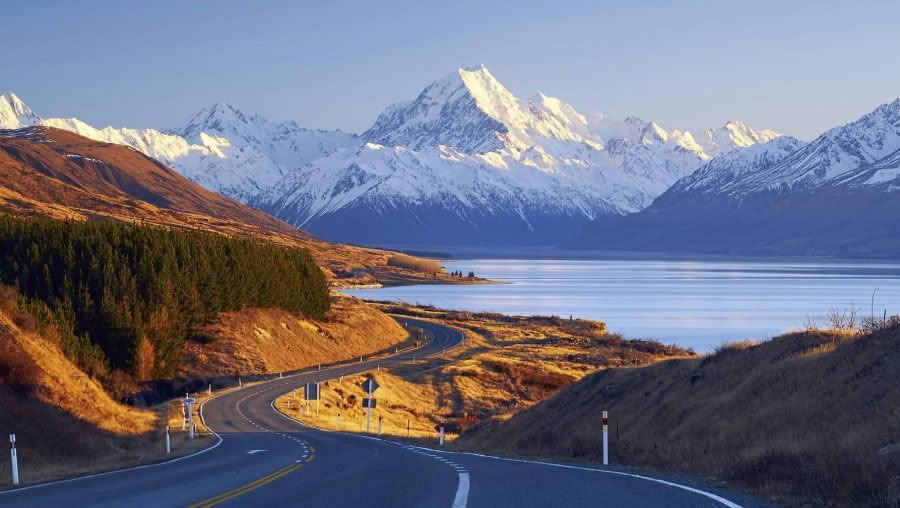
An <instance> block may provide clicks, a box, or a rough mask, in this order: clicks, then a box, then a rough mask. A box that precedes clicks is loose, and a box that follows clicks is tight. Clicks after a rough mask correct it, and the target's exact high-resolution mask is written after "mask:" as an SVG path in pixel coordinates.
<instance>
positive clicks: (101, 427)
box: [0, 301, 207, 487]
mask: <svg viewBox="0 0 900 508" xmlns="http://www.w3.org/2000/svg"><path fill="white" fill-rule="evenodd" d="M3 307H4V308H3V309H0V434H2V435H3V436H4V439H5V438H6V435H7V434H16V441H17V448H18V454H19V468H20V477H21V481H22V483H33V482H37V481H44V480H51V479H54V478H60V477H63V476H69V475H72V474H77V473H85V472H90V471H97V470H103V469H109V468H114V467H121V466H125V465H133V464H137V463H146V462H148V461H152V460H158V459H160V458H162V457H163V456H164V455H165V453H164V452H165V449H164V446H165V444H164V443H165V441H164V436H165V434H164V428H165V425H166V422H167V421H168V417H169V416H170V415H169V408H168V406H166V405H163V406H159V407H154V408H150V409H136V408H133V407H129V406H125V405H123V404H120V403H118V402H116V401H114V400H113V399H112V398H110V396H109V395H108V394H107V393H106V392H105V391H104V390H103V387H102V386H100V384H99V383H97V382H96V381H95V380H93V379H92V378H90V377H89V376H88V375H87V374H85V373H83V372H82V371H80V370H78V368H77V367H76V366H75V365H74V364H72V362H70V361H69V360H68V359H66V357H65V356H63V354H62V351H61V350H60V348H59V345H58V344H56V343H55V342H54V340H53V333H52V330H51V331H49V333H45V334H44V336H42V335H40V334H38V333H37V332H36V331H35V330H32V329H31V328H32V326H33V323H34V322H35V319H34V318H33V316H30V315H29V314H27V313H26V312H23V311H20V310H17V309H16V308H15V307H14V306H13V305H11V304H10V302H6V301H5V302H3ZM179 421H180V420H179ZM206 443H207V441H206V440H205V439H196V440H194V441H188V440H187V439H185V436H184V433H182V432H180V431H178V430H176V431H173V435H172V448H173V453H175V454H179V453H185V452H188V451H190V450H193V449H196V448H198V447H200V446H204V445H205V444H206ZM9 485H10V464H9V460H8V457H7V460H3V461H0V487H6V486H9Z"/></svg>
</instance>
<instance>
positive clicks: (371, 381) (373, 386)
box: [360, 375, 378, 432]
mask: <svg viewBox="0 0 900 508" xmlns="http://www.w3.org/2000/svg"><path fill="white" fill-rule="evenodd" d="M360 386H362V389H363V390H364V391H365V392H366V393H367V394H369V397H368V398H365V399H363V407H364V408H366V432H369V428H370V424H371V422H372V408H373V407H375V399H373V398H372V392H374V391H375V390H377V389H378V383H377V382H376V381H375V378H373V377H372V376H371V375H370V376H368V377H367V378H366V380H365V381H363V382H362V385H360Z"/></svg>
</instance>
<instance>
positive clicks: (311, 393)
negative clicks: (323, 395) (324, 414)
mask: <svg viewBox="0 0 900 508" xmlns="http://www.w3.org/2000/svg"><path fill="white" fill-rule="evenodd" d="M304 395H305V396H306V410H307V412H309V401H311V400H314V401H316V416H319V382H318V381H316V382H315V383H306V389H305V391H304Z"/></svg>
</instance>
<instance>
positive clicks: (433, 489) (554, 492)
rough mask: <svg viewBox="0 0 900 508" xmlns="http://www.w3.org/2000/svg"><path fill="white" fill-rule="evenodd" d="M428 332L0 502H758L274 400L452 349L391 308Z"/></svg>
mask: <svg viewBox="0 0 900 508" xmlns="http://www.w3.org/2000/svg"><path fill="white" fill-rule="evenodd" d="M398 321H400V322H401V323H409V324H415V325H416V326H419V327H422V328H424V329H426V330H427V331H428V332H429V334H430V335H431V336H432V340H431V341H429V342H428V343H426V345H425V346H423V347H422V348H420V349H418V350H417V351H415V352H405V353H401V354H399V355H395V356H392V357H390V358H387V359H385V358H381V359H378V360H369V361H366V362H363V363H357V364H350V365H343V366H337V367H333V368H331V369H327V370H322V371H317V372H311V373H301V374H297V375H294V376H290V377H288V378H284V379H275V380H272V381H268V382H264V383H259V384H256V385H253V386H248V387H245V388H243V389H240V390H236V391H232V392H228V393H225V394H223V395H220V396H218V397H215V398H213V399H210V400H209V401H207V402H206V403H205V404H204V405H203V406H202V408H201V410H202V416H203V419H204V421H205V422H206V424H207V426H208V427H209V428H210V429H212V430H214V431H215V432H216V433H217V434H218V436H219V440H218V443H217V444H215V445H214V446H212V447H211V448H208V449H206V450H204V451H203V452H200V453H198V454H195V455H192V456H188V457H184V458H182V459H176V460H174V461H169V462H166V463H162V464H158V465H153V466H144V467H140V468H134V469H128V470H123V471H116V472H111V473H106V474H103V475H95V476H89V477H83V478H77V479H73V480H67V481H63V482H56V483H50V484H44V485H37V486H33V487H26V488H24V489H18V490H12V491H5V492H0V505H2V506H42V507H43V506H116V507H119V506H129V507H132V506H191V505H195V506H260V505H265V506H293V505H309V506H366V507H373V506H374V507H405V506H438V507H454V508H462V507H466V506H470V507H498V506H622V507H625V506H642V507H643V506H675V507H688V506H691V507H693V506H719V507H720V506H731V507H735V506H757V505H759V503H758V502H756V501H754V500H752V499H748V498H744V497H742V496H739V495H735V494H733V493H727V494H724V493H722V492H718V491H717V492H715V493H713V492H711V491H709V490H708V488H707V487H698V486H691V485H689V483H685V482H690V480H685V479H682V478H679V479H678V480H677V481H672V480H667V479H664V478H659V477H648V476H637V475H635V474H632V473H629V472H627V471H624V470H620V469H616V468H601V467H592V466H585V465H583V464H577V465H576V464H564V463H549V462H536V461H525V460H516V459H508V458H500V457H490V456H485V455H478V454H467V453H453V452H444V451H440V450H433V449H428V448H419V447H416V446H412V445H409V444H406V443H402V442H397V441H391V440H386V439H377V438H373V437H368V436H361V435H354V434H345V433H339V432H330V431H324V430H318V429H313V428H310V427H307V426H304V425H301V424H299V423H297V422H295V421H294V420H291V419H289V418H287V417H285V416H284V415H282V414H280V413H278V412H276V411H275V410H274V408H273V407H272V403H273V401H274V400H275V399H276V398H278V397H279V396H281V395H283V394H285V393H288V392H290V391H291V390H293V389H295V388H297V387H299V386H302V385H304V384H305V383H307V382H314V381H318V380H324V379H330V378H335V377H338V376H339V375H341V374H352V373H357V372H363V371H368V370H372V369H374V368H375V367H376V365H382V366H385V365H390V364H394V363H401V362H405V361H409V360H411V359H412V356H413V354H415V355H417V356H418V357H420V358H421V357H422V356H423V355H426V354H435V353H438V352H440V351H441V350H443V349H444V348H449V347H453V346H455V345H457V344H459V343H460V342H461V341H462V340H463V336H462V334H461V333H460V332H458V331H456V330H454V329H452V328H448V327H445V326H441V325H437V324H434V323H430V322H425V321H417V320H413V319H404V318H398Z"/></svg>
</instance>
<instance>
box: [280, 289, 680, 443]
mask: <svg viewBox="0 0 900 508" xmlns="http://www.w3.org/2000/svg"><path fill="white" fill-rule="evenodd" d="M378 307H379V308H380V309H382V310H384V311H389V312H402V313H403V314H404V315H410V316H414V317H416V318H418V319H427V320H433V321H441V322H445V323H446V324H449V325H452V326H455V327H457V328H459V329H460V330H462V331H463V333H464V334H465V335H466V340H465V345H464V346H463V347H460V348H455V349H452V350H450V351H447V352H446V353H444V354H441V355H438V356H437V357H432V358H428V359H424V360H418V361H417V362H415V363H414V364H407V365H401V366H394V367H390V368H387V369H381V370H380V371H375V372H371V374H372V375H374V376H375V378H376V379H377V380H378V383H379V384H380V385H381V388H380V389H379V390H378V391H377V392H376V394H375V396H376V399H377V400H378V405H377V407H376V409H375V410H373V413H372V417H373V419H372V427H371V431H372V432H376V431H377V421H378V417H379V416H380V417H382V431H383V433H384V434H385V435H390V436H395V437H402V438H406V437H410V438H412V439H419V440H434V439H437V437H438V430H437V429H438V427H439V425H440V422H442V421H443V422H444V425H445V438H446V440H447V441H448V442H449V441H452V440H453V439H454V438H455V437H456V435H458V433H459V432H460V431H461V430H463V429H464V428H466V427H468V426H470V425H473V424H475V423H477V422H479V421H482V420H485V419H491V418H508V417H509V416H510V415H512V414H515V413H516V412H518V411H521V410H523V409H525V408H528V407H531V406H532V405H534V404H536V403H538V402H540V401H541V400H544V399H546V398H547V397H549V396H551V395H552V394H553V393H555V392H556V391H558V390H559V389H560V388H562V387H564V386H566V385H568V384H570V383H572V382H574V381H576V380H578V379H581V378H582V377H584V376H585V375H587V374H588V373H589V372H591V371H593V370H595V369H596V368H597V367H598V366H604V365H617V364H621V363H625V364H629V365H632V364H635V363H641V364H642V363H647V362H654V361H657V360H658V359H659V358H663V357H671V356H672V355H679V356H681V355H685V354H686V353H685V352H684V351H675V350H673V351H669V352H668V353H648V352H643V351H638V350H635V349H633V348H632V347H631V346H632V344H631V343H628V342H625V343H620V342H619V340H618V338H617V337H614V336H608V335H606V334H605V326H604V325H603V324H602V323H598V322H594V321H585V320H571V321H570V320H560V319H558V318H534V317H513V318H510V317H506V316H500V315H492V314H470V313H456V312H454V313H447V312H446V311H442V310H440V309H433V308H429V307H412V306H406V305H403V306H398V305H396V304H378ZM445 318H446V319H445ZM363 379H365V378H364V376H363V375H355V376H349V377H345V378H344V381H343V383H342V384H338V383H337V382H335V381H329V382H328V383H323V384H322V386H321V388H322V400H321V401H320V412H319V416H318V418H316V417H315V416H313V415H308V414H307V415H304V414H303V413H301V411H299V410H298V406H297V404H298V403H300V402H302V391H301V392H299V393H298V396H297V399H296V400H294V399H293V398H292V397H291V396H285V397H282V398H280V399H279V400H278V401H277V402H276V407H277V408H278V409H279V410H280V411H282V412H284V413H285V414H288V415H289V416H291V417H293V418H297V419H299V420H301V421H304V422H306V423H309V424H312V425H316V426H319V427H324V428H328V429H332V428H335V427H336V425H337V415H338V414H339V413H340V415H341V429H342V430H347V431H354V432H359V431H364V430H365V409H364V408H362V406H361V401H362V399H363V398H364V397H365V396H366V395H365V394H364V393H363V391H362V389H361V388H360V387H359V384H360V383H361V382H362V381H363ZM289 403H290V404H289ZM313 404H314V403H313ZM289 406H290V407H289ZM314 407H315V406H314V405H313V408H314ZM407 427H409V432H408V433H407Z"/></svg>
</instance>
